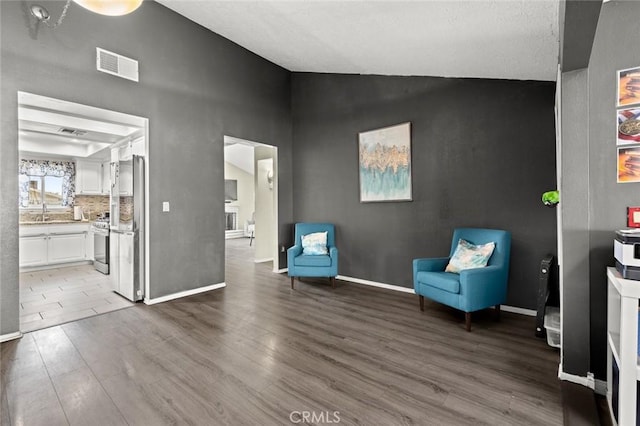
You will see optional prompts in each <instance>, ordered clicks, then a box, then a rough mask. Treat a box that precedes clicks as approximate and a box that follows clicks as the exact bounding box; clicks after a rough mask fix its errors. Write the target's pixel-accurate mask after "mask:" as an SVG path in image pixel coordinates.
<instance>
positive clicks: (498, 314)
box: [496, 305, 500, 321]
mask: <svg viewBox="0 0 640 426" xmlns="http://www.w3.org/2000/svg"><path fill="white" fill-rule="evenodd" d="M496 321H500V305H496Z"/></svg>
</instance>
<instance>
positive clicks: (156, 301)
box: [144, 283, 227, 305]
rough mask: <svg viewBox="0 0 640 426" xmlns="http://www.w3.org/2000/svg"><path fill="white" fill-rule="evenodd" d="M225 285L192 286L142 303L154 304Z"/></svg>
mask: <svg viewBox="0 0 640 426" xmlns="http://www.w3.org/2000/svg"><path fill="white" fill-rule="evenodd" d="M226 286H227V284H226V283H219V284H211V285H208V286H205V287H200V288H194V289H193V290H185V291H181V292H178V293H173V294H168V295H166V296H161V297H156V298H154V299H144V303H145V305H155V304H156V303H162V302H168V301H169V300H175V299H180V298H181V297H187V296H193V295H194V294H199V293H204V292H205V291H211V290H217V289H219V288H223V287H226Z"/></svg>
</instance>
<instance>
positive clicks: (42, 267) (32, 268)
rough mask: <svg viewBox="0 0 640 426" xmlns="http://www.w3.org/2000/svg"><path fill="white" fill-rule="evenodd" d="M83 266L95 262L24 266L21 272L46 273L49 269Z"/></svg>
mask: <svg viewBox="0 0 640 426" xmlns="http://www.w3.org/2000/svg"><path fill="white" fill-rule="evenodd" d="M82 265H93V260H79V261H77V262H67V263H54V264H51V265H40V266H23V267H21V268H20V272H36V271H45V270H47V269H58V268H67V267H71V266H82Z"/></svg>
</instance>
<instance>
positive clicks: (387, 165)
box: [359, 123, 411, 203]
mask: <svg viewBox="0 0 640 426" xmlns="http://www.w3.org/2000/svg"><path fill="white" fill-rule="evenodd" d="M359 152H360V155H359V162H360V201H361V202H363V203H368V202H376V201H411V123H403V124H398V125H396V126H391V127H385V128H383V129H377V130H371V131H368V132H362V133H360V137H359Z"/></svg>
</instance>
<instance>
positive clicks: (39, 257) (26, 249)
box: [19, 235, 47, 267]
mask: <svg viewBox="0 0 640 426" xmlns="http://www.w3.org/2000/svg"><path fill="white" fill-rule="evenodd" d="M19 250H20V251H19V253H20V267H23V266H36V265H45V264H46V263H47V236H46V235H35V236H32V237H20V248H19Z"/></svg>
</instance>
